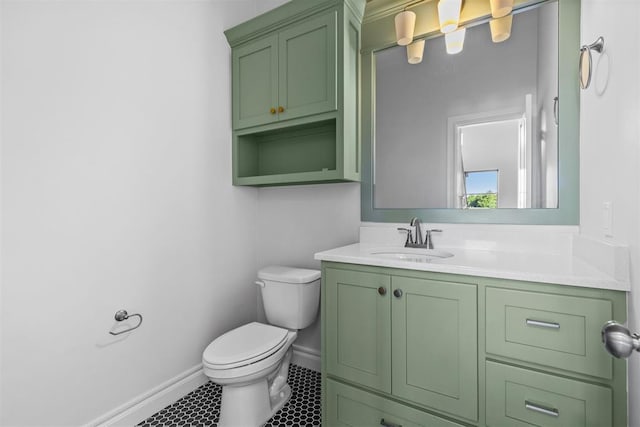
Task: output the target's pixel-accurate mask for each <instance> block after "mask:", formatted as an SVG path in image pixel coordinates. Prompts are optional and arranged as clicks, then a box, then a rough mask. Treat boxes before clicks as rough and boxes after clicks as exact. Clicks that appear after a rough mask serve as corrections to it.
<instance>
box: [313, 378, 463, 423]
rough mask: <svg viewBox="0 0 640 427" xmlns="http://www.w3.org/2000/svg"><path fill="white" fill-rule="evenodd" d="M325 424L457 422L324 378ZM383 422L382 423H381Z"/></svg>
mask: <svg viewBox="0 0 640 427" xmlns="http://www.w3.org/2000/svg"><path fill="white" fill-rule="evenodd" d="M326 406H327V407H326V414H327V419H325V420H323V425H325V426H331V427H334V426H351V427H371V426H380V425H388V426H390V425H397V426H402V427H456V426H458V427H459V426H461V425H460V424H457V423H454V422H452V421H448V420H445V419H442V418H439V417H436V416H434V415H432V414H429V413H427V412H423V411H419V410H417V409H414V408H411V407H408V406H405V405H402V404H400V403H397V402H394V401H391V400H388V399H385V398H383V397H380V396H376V395H373V394H371V393H367V392H364V391H362V390H358V389H356V388H353V387H349V386H347V385H345V384H341V383H339V382H336V381H332V380H327V397H326ZM383 423H384V424H383Z"/></svg>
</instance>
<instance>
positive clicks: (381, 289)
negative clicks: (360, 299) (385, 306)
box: [378, 286, 387, 296]
mask: <svg viewBox="0 0 640 427" xmlns="http://www.w3.org/2000/svg"><path fill="white" fill-rule="evenodd" d="M378 293H379V294H380V295H382V296H385V295H386V294H387V288H385V287H384V286H380V287H379V288H378Z"/></svg>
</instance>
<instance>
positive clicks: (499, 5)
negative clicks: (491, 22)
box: [489, 0, 513, 18]
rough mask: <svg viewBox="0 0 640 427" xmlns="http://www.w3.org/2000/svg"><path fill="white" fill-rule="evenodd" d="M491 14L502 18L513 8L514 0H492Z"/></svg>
mask: <svg viewBox="0 0 640 427" xmlns="http://www.w3.org/2000/svg"><path fill="white" fill-rule="evenodd" d="M489 3H490V4H491V16H493V17H494V18H502V17H503V16H507V15H508V14H510V13H511V11H512V10H513V0H490V1H489Z"/></svg>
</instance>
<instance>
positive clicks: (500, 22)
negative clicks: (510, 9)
mask: <svg viewBox="0 0 640 427" xmlns="http://www.w3.org/2000/svg"><path fill="white" fill-rule="evenodd" d="M512 21H513V15H507V16H503V17H502V18H498V19H492V20H491V21H489V27H490V28H491V40H493V42H494V43H500V42H503V41H505V40H507V39H508V38H509V37H511V23H512Z"/></svg>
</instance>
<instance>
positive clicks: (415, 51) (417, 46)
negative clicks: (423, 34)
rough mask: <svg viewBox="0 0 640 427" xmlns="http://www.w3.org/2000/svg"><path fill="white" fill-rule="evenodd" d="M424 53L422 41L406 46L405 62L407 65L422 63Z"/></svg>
mask: <svg viewBox="0 0 640 427" xmlns="http://www.w3.org/2000/svg"><path fill="white" fill-rule="evenodd" d="M423 53H424V40H417V41H415V42H413V43H411V44H410V45H407V61H408V62H409V64H419V63H421V62H422V55H423Z"/></svg>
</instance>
